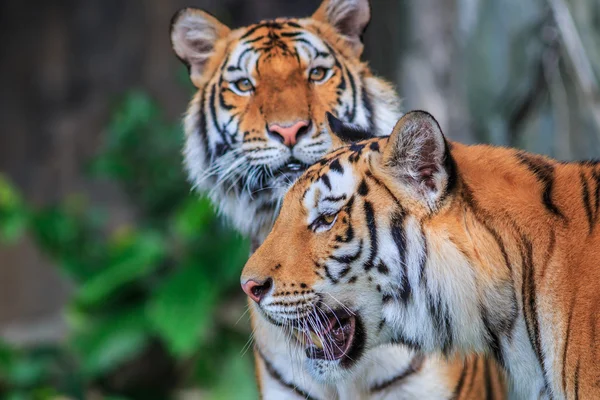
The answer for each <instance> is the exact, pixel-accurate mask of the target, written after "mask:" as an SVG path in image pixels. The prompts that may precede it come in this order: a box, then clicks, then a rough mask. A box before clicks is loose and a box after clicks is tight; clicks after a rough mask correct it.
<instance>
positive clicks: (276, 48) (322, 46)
mask: <svg viewBox="0 0 600 400" xmlns="http://www.w3.org/2000/svg"><path fill="white" fill-rule="evenodd" d="M275 53H280V54H281V55H290V56H293V57H296V58H297V59H298V60H301V61H303V62H304V63H305V64H306V65H308V64H311V63H312V62H314V61H315V60H319V61H321V63H322V64H323V65H322V66H323V67H332V66H333V64H334V62H335V59H334V57H333V54H332V50H331V49H330V47H329V46H328V45H327V44H326V43H325V42H324V41H323V40H322V39H320V38H319V37H318V36H317V35H315V34H313V33H312V32H310V31H309V30H307V29H306V28H305V27H303V26H302V25H300V23H299V21H298V22H296V21H294V20H287V21H283V22H273V21H269V22H263V23H260V24H257V25H253V26H251V27H249V28H248V30H247V31H246V33H244V34H243V35H242V36H241V38H240V39H239V41H238V42H237V44H236V45H235V47H234V48H233V49H232V50H231V52H230V56H229V57H228V59H227V61H226V65H225V66H224V72H225V73H226V74H228V75H235V74H239V73H243V74H249V73H251V72H252V71H253V70H254V69H255V68H256V65H257V64H258V62H259V60H260V59H261V58H262V57H270V56H272V55H273V54H275Z"/></svg>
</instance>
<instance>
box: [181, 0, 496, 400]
mask: <svg viewBox="0 0 600 400" xmlns="http://www.w3.org/2000/svg"><path fill="white" fill-rule="evenodd" d="M369 20H370V8H369V1H368V0H325V1H324V2H323V3H322V4H321V6H320V7H319V8H318V9H317V11H316V12H315V13H314V14H313V15H312V16H311V17H309V18H302V19H294V18H279V19H276V20H269V21H263V22H260V23H258V24H254V25H250V26H247V27H243V28H239V29H235V30H231V29H230V28H228V27H227V26H225V25H224V24H222V23H221V22H219V21H218V20H217V19H216V18H215V17H213V16H211V15H210V14H208V13H206V12H204V11H201V10H198V9H192V8H187V9H183V10H181V11H179V12H178V13H176V14H175V16H174V17H173V19H172V22H171V33H170V35H171V42H172V45H173V49H174V51H175V54H176V55H177V57H178V58H179V59H180V60H181V61H182V62H183V63H184V64H185V65H186V66H187V68H188V71H189V74H190V79H191V81H192V83H193V85H194V86H195V87H196V88H197V92H196V94H195V95H194V97H193V98H192V100H191V102H190V105H189V107H188V110H187V112H186V116H185V118H184V130H185V136H186V141H185V145H184V150H183V154H184V165H185V168H186V170H187V174H188V177H189V180H190V181H191V182H192V184H193V185H194V187H195V188H196V189H198V190H199V191H201V192H208V194H209V196H210V198H211V200H212V202H213V204H214V205H215V206H216V207H217V209H218V211H219V212H220V214H221V215H223V216H224V217H225V218H226V219H227V220H228V221H229V222H231V223H232V225H233V226H234V227H235V228H236V229H237V230H238V231H239V232H241V233H243V234H245V235H248V236H250V238H251V239H252V242H253V247H256V246H257V244H259V243H261V242H262V241H263V240H264V238H265V237H266V235H267V234H268V232H269V231H270V229H271V228H272V225H273V222H274V220H275V216H276V215H277V213H278V210H279V207H280V203H281V200H282V199H283V195H284V193H285V191H286V190H287V189H288V187H289V185H290V183H291V182H293V181H294V180H295V179H297V178H298V177H299V176H300V174H301V173H302V172H304V171H305V170H306V168H308V166H309V165H311V164H313V163H314V162H316V161H317V160H319V159H320V158H322V157H323V156H324V155H325V154H326V153H327V152H329V151H330V150H332V149H334V148H337V147H339V146H341V145H342V144H344V143H347V142H349V141H356V140H360V139H364V138H370V137H373V136H377V135H384V134H387V133H389V131H390V130H391V129H392V128H393V126H394V124H395V122H396V121H397V119H398V117H399V116H401V115H402V113H401V111H400V100H399V98H398V96H397V95H396V93H395V91H394V89H393V87H392V86H391V85H390V84H389V83H387V82H386V81H384V80H383V79H381V78H378V77H376V76H374V75H373V74H372V72H371V71H370V69H369V67H368V65H367V64H366V63H364V62H362V61H361V60H360V56H361V54H362V51H363V44H362V41H361V36H362V33H363V31H364V30H365V28H366V26H367V24H368V23H369ZM328 112H330V113H332V114H335V115H336V116H337V117H338V118H340V119H337V118H335V117H333V116H332V115H330V117H329V118H327V115H328V114H327V113H328ZM342 121H343V123H342ZM344 123H347V124H344ZM330 124H332V126H333V125H335V126H337V127H338V129H339V130H340V131H341V130H343V135H341V136H336V135H334V134H332V133H331V130H330V128H329V125H330ZM336 124H337V125H336ZM348 124H349V125H348ZM364 134H368V136H362V135H364ZM250 303H251V304H250V315H251V323H252V329H253V331H254V337H255V351H254V355H255V370H256V374H257V382H258V386H259V391H260V393H261V395H262V397H263V398H265V399H282V398H286V399H287V398H292V399H293V398H309V399H335V398H342V399H352V398H372V399H384V398H394V399H398V398H409V399H414V398H417V397H423V396H425V397H426V398H449V397H451V394H452V391H453V390H454V388H455V387H456V386H457V384H458V382H459V381H461V379H462V381H464V382H467V383H468V384H470V385H474V386H477V387H478V388H483V387H484V385H485V382H486V380H485V379H484V378H485V373H486V372H485V371H492V372H490V374H492V375H493V376H494V378H493V379H496V378H497V374H496V373H495V370H493V369H490V368H488V366H487V364H484V362H483V361H482V360H478V359H476V358H473V359H471V360H468V361H467V362H466V363H467V365H468V368H469V370H468V371H469V372H468V374H467V373H466V372H465V374H462V372H463V371H464V370H463V369H462V367H463V361H462V360H460V361H456V362H447V361H445V360H441V359H438V358H436V357H423V356H422V355H421V354H419V353H418V352H415V351H413V350H411V349H408V348H407V347H405V346H401V345H388V344H385V345H382V346H379V347H377V348H373V349H372V350H370V351H369V352H365V354H362V355H361V356H360V357H358V355H357V356H356V357H355V359H349V358H348V357H346V360H345V361H344V362H343V363H342V362H339V360H337V361H335V362H329V363H326V362H325V360H323V362H320V363H319V366H317V365H315V366H314V368H313V367H312V366H311V365H312V364H311V363H313V361H312V359H309V358H308V357H306V355H305V354H304V352H303V350H302V349H300V348H299V347H298V346H295V345H293V346H290V344H289V342H288V341H287V340H282V338H283V337H284V335H285V334H286V333H285V330H284V329H282V327H280V326H277V325H274V324H272V323H271V321H269V320H268V319H266V318H264V316H263V315H262V314H261V313H260V312H258V311H257V310H258V308H257V306H256V305H255V304H254V302H253V301H250ZM359 359H360V362H359ZM351 378H356V379H351ZM494 384H495V383H494ZM481 392H482V393H483V389H481Z"/></svg>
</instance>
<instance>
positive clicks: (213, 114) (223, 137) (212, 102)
mask: <svg viewBox="0 0 600 400" xmlns="http://www.w3.org/2000/svg"><path fill="white" fill-rule="evenodd" d="M216 92H217V85H216V84H213V85H212V87H211V90H210V101H209V104H208V106H209V108H210V115H211V117H212V119H213V121H212V122H213V125H214V127H215V129H216V130H217V132H219V135H220V136H221V140H222V141H223V143H224V144H228V143H229V142H228V140H227V135H225V132H223V131H222V130H221V127H220V126H219V121H218V119H217V110H216V107H215V96H216Z"/></svg>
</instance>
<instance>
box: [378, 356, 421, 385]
mask: <svg viewBox="0 0 600 400" xmlns="http://www.w3.org/2000/svg"><path fill="white" fill-rule="evenodd" d="M424 362H425V357H424V356H423V355H421V354H418V355H416V356H414V357H413V359H412V360H411V361H410V364H409V365H408V367H406V369H405V370H403V371H402V372H400V373H399V374H398V375H396V376H395V377H393V378H391V379H388V380H386V381H384V382H382V383H378V384H376V385H374V386H371V388H370V389H369V391H370V392H371V394H374V393H377V392H381V391H382V390H385V389H387V388H389V387H390V386H392V385H395V384H396V383H398V382H400V381H403V380H406V379H407V378H409V377H410V376H412V375H414V374H416V373H417V372H419V371H420V370H421V367H422V366H423V363H424Z"/></svg>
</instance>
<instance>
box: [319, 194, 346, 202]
mask: <svg viewBox="0 0 600 400" xmlns="http://www.w3.org/2000/svg"><path fill="white" fill-rule="evenodd" d="M342 200H346V195H345V194H342V195H341V196H327V197H324V198H323V200H322V201H331V202H333V203H336V202H338V201H342Z"/></svg>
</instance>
